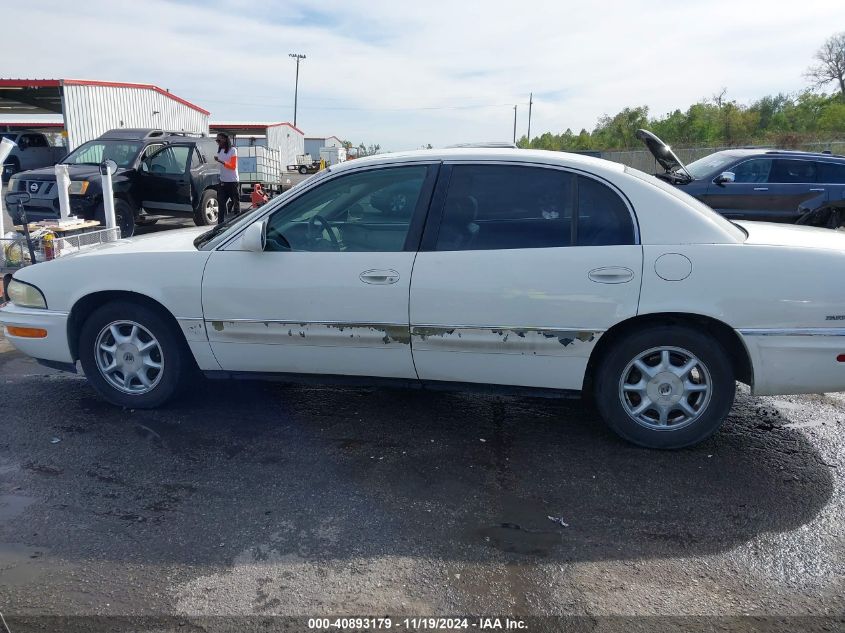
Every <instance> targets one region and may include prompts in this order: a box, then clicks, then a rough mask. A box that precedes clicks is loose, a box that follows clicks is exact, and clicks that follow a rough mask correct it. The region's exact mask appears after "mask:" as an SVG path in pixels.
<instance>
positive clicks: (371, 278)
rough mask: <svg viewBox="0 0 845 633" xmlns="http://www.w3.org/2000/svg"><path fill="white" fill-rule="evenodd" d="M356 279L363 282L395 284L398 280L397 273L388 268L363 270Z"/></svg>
mask: <svg viewBox="0 0 845 633" xmlns="http://www.w3.org/2000/svg"><path fill="white" fill-rule="evenodd" d="M358 279H360V280H361V281H363V282H364V283H365V284H382V285H386V284H395V283H396V282H397V281H399V273H398V272H396V271H395V270H393V269H389V270H365V271H364V272H362V273H361V274H360V275H358Z"/></svg>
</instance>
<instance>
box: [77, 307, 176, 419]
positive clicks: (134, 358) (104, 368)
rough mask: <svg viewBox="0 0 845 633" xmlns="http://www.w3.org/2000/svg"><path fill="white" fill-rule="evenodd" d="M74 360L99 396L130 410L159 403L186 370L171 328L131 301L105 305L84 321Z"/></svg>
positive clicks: (150, 310)
mask: <svg viewBox="0 0 845 633" xmlns="http://www.w3.org/2000/svg"><path fill="white" fill-rule="evenodd" d="M79 360H80V362H81V364H82V369H83V370H84V372H85V376H86V377H87V378H88V380H89V382H90V383H91V384H92V386H93V387H94V388H95V389H96V390H97V391H98V392H99V393H100V395H102V396H103V397H104V398H105V399H106V400H108V401H109V402H111V403H112V404H116V405H118V406H122V407H131V408H142V409H145V408H152V407H157V406H159V405H161V404H164V403H165V402H166V401H167V400H169V399H170V398H172V397H173V396H174V395H175V394H176V393H177V392H178V390H179V387H180V385H181V383H182V380H183V378H184V377H185V376H186V375H187V374H188V373H189V371H190V364H189V359H188V356H187V351H186V349H185V345H184V344H183V342H182V340H181V338H180V336H179V333H178V332H177V331H176V328H175V326H173V325H172V324H171V323H169V322H168V320H167V319H165V318H164V317H163V316H162V315H161V314H160V313H159V312H158V311H157V310H155V309H153V308H151V307H149V306H147V305H144V304H141V303H135V302H131V301H121V302H114V303H109V304H106V305H104V306H102V307H100V308H98V309H97V310H95V311H94V312H93V313H92V314H91V316H89V317H88V319H86V321H85V323H84V324H83V326H82V331H81V333H80V338H79Z"/></svg>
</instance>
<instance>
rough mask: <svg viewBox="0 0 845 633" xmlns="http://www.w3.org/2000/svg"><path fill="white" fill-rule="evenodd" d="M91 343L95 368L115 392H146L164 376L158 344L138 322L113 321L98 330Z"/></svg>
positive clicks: (162, 357)
mask: <svg viewBox="0 0 845 633" xmlns="http://www.w3.org/2000/svg"><path fill="white" fill-rule="evenodd" d="M94 345H95V349H94V358H95V359H96V362H97V369H99V370H100V373H101V374H102V376H103V378H105V379H106V381H107V382H108V383H109V385H111V386H112V387H114V388H115V389H117V390H118V391H122V392H123V393H128V394H132V395H142V394H145V393H149V392H150V391H152V390H153V389H155V387H156V385H158V383H159V382H160V381H161V377H162V376H163V375H164V354H163V352H162V348H161V344H160V343H159V342H158V340H157V339H156V337H155V336H153V334H152V332H150V331H149V330H148V329H147V328H145V327H144V326H143V325H141V324H140V323H136V322H134V321H128V320H124V321H113V322H112V323H109V324H108V325H106V326H105V327H104V328H103V329H102V330H100V333H99V334H98V335H97V339H96V342H95V344H94Z"/></svg>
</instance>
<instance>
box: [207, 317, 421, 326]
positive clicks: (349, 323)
mask: <svg viewBox="0 0 845 633" xmlns="http://www.w3.org/2000/svg"><path fill="white" fill-rule="evenodd" d="M205 322H206V323H208V324H211V323H215V322H222V323H261V324H266V323H272V324H274V325H301V326H306V325H335V326H337V325H345V326H347V327H353V326H367V327H369V326H373V325H389V326H392V327H408V324H407V323H393V322H390V321H366V322H364V321H309V320H307V319H212V318H206V319H205Z"/></svg>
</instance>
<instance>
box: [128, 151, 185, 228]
mask: <svg viewBox="0 0 845 633" xmlns="http://www.w3.org/2000/svg"><path fill="white" fill-rule="evenodd" d="M194 153H195V150H194V146H193V144H190V143H185V144H172V145H165V146H164V147H162V148H161V149H159V150H158V151H156V152H153V153H151V154H149V155H147V156H145V157H144V158H143V159H142V160H141V164H140V167H139V169H138V184H139V189H138V198H139V199H140V200H141V206H142V207H144V209H146V210H150V209H156V210H162V211H182V212H190V211H192V210H193V199H192V195H191V178H190V167H191V159H192V157H193V154H194Z"/></svg>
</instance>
